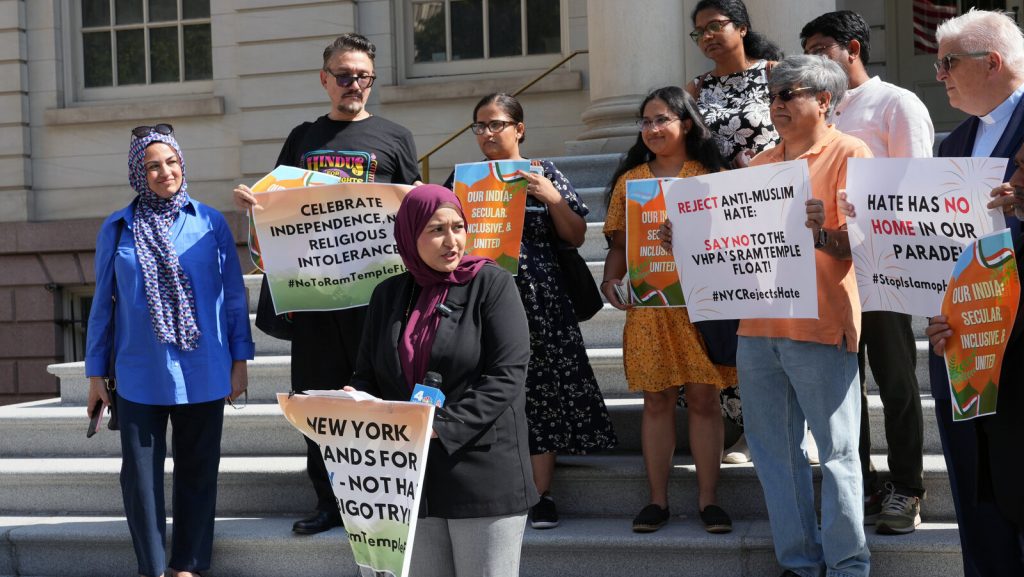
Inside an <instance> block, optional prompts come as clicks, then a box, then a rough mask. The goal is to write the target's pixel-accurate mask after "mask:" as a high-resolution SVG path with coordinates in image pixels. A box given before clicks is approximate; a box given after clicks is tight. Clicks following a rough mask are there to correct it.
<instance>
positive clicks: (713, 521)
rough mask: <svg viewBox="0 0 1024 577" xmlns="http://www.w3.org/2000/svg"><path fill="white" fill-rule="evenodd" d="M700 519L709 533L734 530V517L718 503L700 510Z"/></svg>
mask: <svg viewBox="0 0 1024 577" xmlns="http://www.w3.org/2000/svg"><path fill="white" fill-rule="evenodd" d="M700 520H701V521H702V522H703V523H704V530H705V531H707V532H708V533H729V532H731V531H732V519H730V518H729V514H728V513H726V512H725V510H724V509H722V508H721V507H719V506H718V505H708V506H707V507H704V510H703V511H701V512H700Z"/></svg>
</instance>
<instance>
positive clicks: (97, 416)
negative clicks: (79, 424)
mask: <svg viewBox="0 0 1024 577" xmlns="http://www.w3.org/2000/svg"><path fill="white" fill-rule="evenodd" d="M102 419H103V399H96V404H94V405H93V406H92V418H90V419H89V430H88V431H86V432H85V437H86V438H87V439H91V438H92V436H93V435H95V434H96V433H98V432H99V431H100V420H102Z"/></svg>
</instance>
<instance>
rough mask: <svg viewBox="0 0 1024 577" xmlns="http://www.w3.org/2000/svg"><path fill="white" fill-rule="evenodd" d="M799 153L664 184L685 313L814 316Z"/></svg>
mask: <svg viewBox="0 0 1024 577" xmlns="http://www.w3.org/2000/svg"><path fill="white" fill-rule="evenodd" d="M810 198H811V185H810V179H809V176H808V172H807V161H805V160H794V161H789V162H777V163H774V164H768V165H764V166H755V167H750V168H744V169H741V170H731V171H728V172H719V173H715V174H705V175H701V176H694V177H690V178H683V179H680V180H676V181H674V182H672V183H671V184H669V186H668V189H667V190H666V191H665V206H666V207H667V211H668V218H669V220H670V221H672V232H673V234H672V253H673V255H674V256H675V259H676V266H677V268H678V270H679V277H680V280H681V281H682V285H683V295H684V296H685V297H686V306H687V308H688V311H689V313H690V320H692V321H704V320H716V319H749V318H812V319H813V318H818V287H817V280H816V278H815V260H814V259H815V257H814V242H813V240H812V239H811V234H810V232H809V231H808V230H807V227H806V226H805V225H804V223H805V222H806V221H807V209H806V207H805V202H806V201H807V200H808V199H810Z"/></svg>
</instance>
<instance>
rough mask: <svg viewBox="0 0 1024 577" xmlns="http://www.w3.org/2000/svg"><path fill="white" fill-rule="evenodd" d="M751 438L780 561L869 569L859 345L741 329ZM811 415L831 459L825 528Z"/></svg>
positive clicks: (824, 454)
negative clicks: (808, 446)
mask: <svg viewBox="0 0 1024 577" xmlns="http://www.w3.org/2000/svg"><path fill="white" fill-rule="evenodd" d="M736 366H737V368H738V370H739V380H740V390H742V391H743V413H744V420H745V423H746V432H747V443H748V444H749V445H750V456H751V458H752V459H753V461H754V466H755V469H756V470H757V477H758V479H759V480H760V481H761V488H762V489H763V490H764V498H765V502H766V504H767V506H768V520H769V522H770V523H771V527H772V539H773V540H774V543H775V556H776V558H778V561H779V564H780V565H781V566H782V567H783V568H785V569H788V570H790V571H793V572H795V573H797V574H798V575H802V576H803V577H817V576H818V575H821V574H822V571H825V574H826V575H827V576H828V577H865V576H866V575H867V574H868V571H869V568H870V562H869V558H870V554H869V553H868V548H867V542H866V541H865V539H864V526H863V523H864V490H863V486H862V485H861V473H860V457H859V456H858V439H859V434H860V386H859V382H858V377H857V353H851V352H847V350H846V346H845V343H843V345H842V346H841V348H839V347H836V346H835V345H823V344H819V343H809V342H801V341H794V340H791V339H785V338H764V337H740V338H739V347H738V349H737V352H736ZM805 422H806V423H807V424H809V425H810V427H811V431H812V432H813V433H814V440H815V441H817V444H818V453H819V457H820V459H821V471H822V482H821V528H820V529H819V528H818V521H817V518H816V516H815V512H814V485H813V482H812V478H811V467H810V465H809V464H808V462H807V456H806V454H805V453H804V450H803V442H804V433H805V431H804V429H805V424H804V423H805Z"/></svg>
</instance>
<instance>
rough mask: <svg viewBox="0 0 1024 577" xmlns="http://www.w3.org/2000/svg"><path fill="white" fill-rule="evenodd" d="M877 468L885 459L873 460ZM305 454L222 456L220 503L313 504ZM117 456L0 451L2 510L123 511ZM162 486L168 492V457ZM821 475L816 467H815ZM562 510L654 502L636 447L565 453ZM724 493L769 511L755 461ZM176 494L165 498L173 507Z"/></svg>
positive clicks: (739, 503) (928, 504)
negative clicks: (5, 455)
mask: <svg viewBox="0 0 1024 577" xmlns="http://www.w3.org/2000/svg"><path fill="white" fill-rule="evenodd" d="M874 462H875V465H876V467H877V468H878V470H879V471H880V473H881V474H883V475H884V474H886V473H887V472H888V467H887V466H886V464H885V459H874ZM673 463H674V464H673V467H672V471H671V473H670V475H669V507H670V509H672V510H673V511H676V512H677V513H683V512H686V513H688V514H690V515H695V514H696V507H697V477H696V474H695V471H694V466H693V461H692V459H690V458H689V457H687V456H677V457H676V458H675V459H674V461H673ZM924 463H925V465H924V480H925V488H926V489H927V491H928V498H927V500H926V501H925V503H924V505H923V507H922V515H923V518H925V519H928V520H930V521H949V520H952V519H954V518H955V515H954V511H953V504H952V499H951V497H950V490H949V480H948V477H947V475H946V470H945V461H944V460H943V458H942V457H941V456H937V455H927V456H925V461H924ZM305 465H306V458H305V456H301V457H298V456H296V457H256V456H246V457H224V458H222V459H221V465H220V475H219V477H218V482H217V484H218V497H217V511H218V514H219V515H227V516H260V515H267V514H271V515H285V514H291V515H301V514H303V513H305V512H307V511H309V510H310V509H311V508H312V507H313V505H314V504H315V498H314V495H313V490H312V487H311V486H310V483H309V480H308V478H307V477H306V473H305ZM120 468H121V460H120V459H119V458H100V457H97V458H50V459H0V511H4V512H5V514H8V515H40V514H43V515H116V514H118V513H119V512H120V511H122V500H121V487H120V484H119V482H118V474H119V471H120ZM166 469H167V473H166V475H165V487H166V489H167V491H168V493H167V495H170V492H169V491H170V482H171V475H172V473H171V471H172V469H173V464H172V462H171V460H170V459H168V461H167V463H166ZM814 475H815V479H816V480H815V483H816V484H817V483H818V482H819V481H820V477H821V473H820V467H814ZM552 487H553V492H554V494H555V496H556V500H557V502H558V507H559V510H560V511H563V512H564V513H565V514H567V515H575V516H604V517H607V516H630V515H635V514H636V512H637V511H639V510H640V509H641V508H642V507H643V506H645V505H646V504H647V503H648V495H647V477H646V475H645V473H644V465H643V459H642V458H641V457H640V455H636V454H634V455H600V456H573V457H561V458H560V459H559V465H558V467H556V470H555V478H554V482H553V484H552ZM718 498H719V502H720V503H722V505H723V507H725V508H726V509H727V510H728V511H729V514H730V515H732V516H733V517H734V518H737V519H756V518H762V519H763V518H766V515H767V512H766V510H765V505H764V497H763V494H762V492H761V485H760V483H759V482H758V480H757V475H756V473H755V471H754V467H753V466H752V465H751V464H749V463H748V464H744V465H723V466H722V469H721V474H720V479H719V483H718ZM169 505H170V499H168V506H169Z"/></svg>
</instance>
